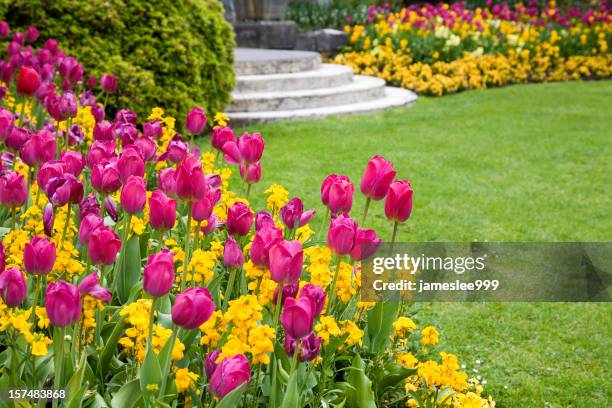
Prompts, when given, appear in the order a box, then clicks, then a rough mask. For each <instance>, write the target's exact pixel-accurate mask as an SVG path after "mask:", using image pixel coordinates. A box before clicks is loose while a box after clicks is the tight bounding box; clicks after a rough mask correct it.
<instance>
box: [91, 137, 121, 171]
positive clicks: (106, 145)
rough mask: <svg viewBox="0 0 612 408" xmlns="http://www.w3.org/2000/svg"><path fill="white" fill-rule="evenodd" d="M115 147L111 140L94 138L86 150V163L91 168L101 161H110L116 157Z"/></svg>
mask: <svg viewBox="0 0 612 408" xmlns="http://www.w3.org/2000/svg"><path fill="white" fill-rule="evenodd" d="M116 147H117V146H116V145H115V142H114V141H112V140H95V141H94V142H93V143H92V144H91V147H90V148H89V152H87V165H88V166H89V167H90V168H92V169H93V168H94V166H95V165H96V164H98V163H100V162H102V161H112V160H113V159H115V158H116V154H115V148H116Z"/></svg>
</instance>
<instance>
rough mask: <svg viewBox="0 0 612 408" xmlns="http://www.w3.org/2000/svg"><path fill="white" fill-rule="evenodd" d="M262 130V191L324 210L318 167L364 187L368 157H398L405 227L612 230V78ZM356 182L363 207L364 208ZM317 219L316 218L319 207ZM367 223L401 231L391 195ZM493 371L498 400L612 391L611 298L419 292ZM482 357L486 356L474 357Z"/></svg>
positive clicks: (595, 399)
mask: <svg viewBox="0 0 612 408" xmlns="http://www.w3.org/2000/svg"><path fill="white" fill-rule="evenodd" d="M254 130H258V131H260V132H262V134H263V135H264V136H265V139H266V150H265V156H264V161H263V171H264V176H263V179H262V181H261V183H260V184H258V185H257V186H256V187H255V189H254V194H253V196H252V201H254V202H255V204H256V206H257V207H258V208H261V207H262V206H263V205H264V203H265V202H264V200H265V198H264V195H263V191H264V190H265V188H266V187H267V186H269V185H270V184H272V183H280V184H282V185H283V186H285V187H286V188H287V189H288V190H289V191H290V193H291V196H298V197H301V198H302V199H303V200H304V201H305V205H306V207H307V208H311V207H315V208H316V209H317V210H318V211H319V213H320V215H321V214H322V213H323V208H322V206H321V204H320V199H319V187H320V184H321V181H322V180H323V179H324V177H325V176H327V175H328V174H330V173H338V174H345V175H348V176H349V177H350V178H351V180H352V181H353V182H354V183H355V184H356V187H357V189H358V185H359V180H360V178H361V175H362V172H363V168H364V166H365V164H366V163H367V161H368V160H369V158H370V157H371V156H373V155H375V154H381V155H383V156H384V157H385V158H387V159H389V160H391V161H393V163H394V165H395V169H396V170H397V172H398V177H401V178H407V179H408V180H410V182H411V184H412V186H413V188H414V191H415V193H414V211H413V215H412V217H411V219H410V220H409V222H408V224H407V225H405V226H402V228H401V230H400V232H399V240H400V241H475V240H476V241H485V240H487V241H610V239H611V238H612V82H610V81H602V82H589V83H578V82H573V83H555V84H544V85H525V86H513V87H508V88H503V89H493V90H487V91H474V92H467V93H463V94H459V95H453V96H446V97H443V98H436V99H430V98H420V99H419V100H418V102H417V104H416V105H415V106H414V107H411V108H408V109H396V110H389V111H386V112H384V113H378V114H373V115H366V116H346V117H333V118H327V119H324V120H312V121H300V122H287V123H278V124H268V125H255V126H251V127H249V131H254ZM363 205H364V199H363V197H362V196H361V195H360V194H359V193H358V192H357V193H356V196H355V203H354V206H353V212H352V213H353V216H354V217H355V218H357V219H358V220H359V219H361V214H362V211H363ZM320 215H319V217H318V219H315V221H314V222H313V225H314V226H316V227H318V225H319V222H320V219H321V216H320ZM366 224H367V227H369V228H375V229H376V230H377V231H379V233H380V235H381V236H382V237H384V238H385V239H389V237H390V235H391V225H390V224H389V223H388V222H387V221H386V219H385V217H384V212H383V203H382V202H377V203H373V205H372V206H371V207H370V212H369V215H368V220H367V223H366ZM414 307H415V308H419V309H420V311H419V313H418V315H417V316H418V319H419V321H420V322H421V323H432V324H435V325H436V326H438V327H439V328H440V330H441V340H442V344H441V346H440V347H439V349H440V350H445V351H451V352H455V353H457V354H458V355H459V357H460V359H461V361H462V362H463V363H465V364H466V365H467V369H469V370H470V371H471V370H472V369H473V368H476V369H477V370H478V372H477V373H476V372H473V373H472V374H473V375H481V376H482V378H484V379H486V380H487V390H488V391H489V392H490V393H491V394H492V395H493V396H494V397H495V399H496V400H497V401H498V406H499V407H544V406H550V407H570V406H571V407H607V406H610V405H611V404H612V402H611V401H612V390H611V387H610V378H612V372H611V371H612V370H610V365H611V361H612V352H611V350H612V306H611V305H610V304H559V303H552V304H543V303H539V304H534V303H505V304H456V303H454V304H441V303H438V304H420V305H415V306H414ZM476 360H480V362H481V364H480V365H477V364H476Z"/></svg>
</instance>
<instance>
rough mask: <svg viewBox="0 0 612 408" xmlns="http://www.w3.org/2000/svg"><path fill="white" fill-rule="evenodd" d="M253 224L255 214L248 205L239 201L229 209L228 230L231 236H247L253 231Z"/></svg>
mask: <svg viewBox="0 0 612 408" xmlns="http://www.w3.org/2000/svg"><path fill="white" fill-rule="evenodd" d="M252 224H253V213H252V212H251V209H250V208H249V206H248V205H246V204H245V203H243V202H240V201H238V202H235V203H234V204H233V205H232V206H231V207H230V208H228V210H227V224H226V228H227V232H228V233H229V234H232V235H233V234H235V235H240V236H244V235H247V234H248V233H249V231H251V225H252Z"/></svg>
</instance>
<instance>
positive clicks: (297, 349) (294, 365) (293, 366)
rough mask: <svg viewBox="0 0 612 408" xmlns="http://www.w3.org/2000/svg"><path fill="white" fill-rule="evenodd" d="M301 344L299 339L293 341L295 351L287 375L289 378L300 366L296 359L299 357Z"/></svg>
mask: <svg viewBox="0 0 612 408" xmlns="http://www.w3.org/2000/svg"><path fill="white" fill-rule="evenodd" d="M301 344H302V341H301V339H295V351H294V352H293V359H292V360H291V373H290V374H289V375H290V376H291V375H292V374H293V372H294V371H295V369H296V368H297V367H299V365H300V362H299V359H298V357H299V355H300V347H301Z"/></svg>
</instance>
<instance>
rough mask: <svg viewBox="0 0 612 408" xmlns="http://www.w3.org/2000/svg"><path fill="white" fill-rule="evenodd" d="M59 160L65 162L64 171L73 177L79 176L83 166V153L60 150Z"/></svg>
mask: <svg viewBox="0 0 612 408" xmlns="http://www.w3.org/2000/svg"><path fill="white" fill-rule="evenodd" d="M60 160H61V161H62V162H63V163H64V164H66V171H67V172H68V173H70V174H72V175H73V176H75V177H79V176H80V175H81V172H82V171H83V168H84V167H85V159H84V158H83V155H82V154H81V153H80V152H77V151H75V150H65V151H62V152H61V153H60Z"/></svg>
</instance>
